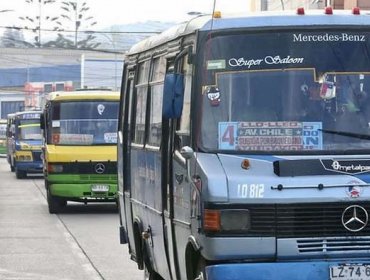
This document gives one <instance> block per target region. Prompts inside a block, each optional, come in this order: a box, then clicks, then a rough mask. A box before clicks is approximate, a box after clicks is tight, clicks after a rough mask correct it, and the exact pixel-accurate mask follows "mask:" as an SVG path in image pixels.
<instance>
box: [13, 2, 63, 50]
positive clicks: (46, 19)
mask: <svg viewBox="0 0 370 280" xmlns="http://www.w3.org/2000/svg"><path fill="white" fill-rule="evenodd" d="M25 2H26V3H27V4H29V5H32V6H36V7H37V8H38V14H37V15H35V16H29V15H27V16H23V17H19V19H21V20H22V21H24V22H25V23H26V25H25V26H24V29H26V30H31V31H32V32H33V33H34V43H33V44H32V45H33V46H35V47H42V46H43V45H44V44H47V43H44V42H43V41H42V38H41V35H42V28H43V27H44V26H48V27H50V26H52V30H54V31H61V28H60V27H59V26H58V24H57V23H58V19H59V17H51V16H48V15H45V16H43V15H42V11H43V8H44V7H45V6H46V5H49V4H54V3H55V2H56V0H25ZM53 25H54V26H53Z"/></svg>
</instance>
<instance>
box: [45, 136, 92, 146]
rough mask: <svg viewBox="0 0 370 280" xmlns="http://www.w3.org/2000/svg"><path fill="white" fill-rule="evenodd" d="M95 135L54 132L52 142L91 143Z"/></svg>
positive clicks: (68, 143) (66, 143) (69, 143)
mask: <svg viewBox="0 0 370 280" xmlns="http://www.w3.org/2000/svg"><path fill="white" fill-rule="evenodd" d="M93 138H94V135H92V134H53V135H52V143H53V144H60V145H63V144H64V145H91V144H92V143H93Z"/></svg>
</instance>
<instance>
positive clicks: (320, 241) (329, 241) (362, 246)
mask: <svg viewBox="0 0 370 280" xmlns="http://www.w3.org/2000/svg"><path fill="white" fill-rule="evenodd" d="M297 245H298V250H299V252H300V253H306V254H309V253H335V252H343V251H347V252H348V251H357V252H361V251H362V252H368V251H369V250H370V238H368V237H357V238H350V239H345V238H334V237H333V238H330V237H329V238H315V239H298V240H297Z"/></svg>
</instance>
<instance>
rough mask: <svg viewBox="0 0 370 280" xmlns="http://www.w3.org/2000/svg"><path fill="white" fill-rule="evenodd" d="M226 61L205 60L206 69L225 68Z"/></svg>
mask: <svg viewBox="0 0 370 280" xmlns="http://www.w3.org/2000/svg"><path fill="white" fill-rule="evenodd" d="M225 67H226V62H225V60H224V59H219V60H209V61H207V70H217V69H225Z"/></svg>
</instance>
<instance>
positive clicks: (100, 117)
mask: <svg viewBox="0 0 370 280" xmlns="http://www.w3.org/2000/svg"><path fill="white" fill-rule="evenodd" d="M50 125H51V130H50V131H51V135H50V136H49V137H50V139H49V141H50V142H51V143H52V144H57V145H81V146H86V145H102V144H104V145H114V144H116V143H117V126H118V102H117V101H115V102H112V101H91V100H87V101H72V102H57V103H54V105H53V107H52V123H51V124H50Z"/></svg>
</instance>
